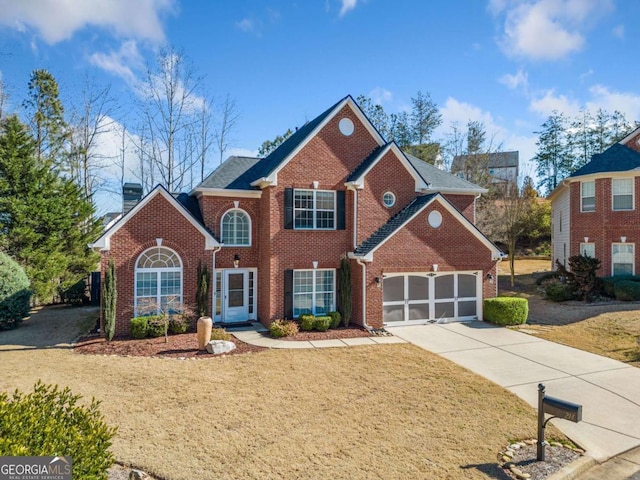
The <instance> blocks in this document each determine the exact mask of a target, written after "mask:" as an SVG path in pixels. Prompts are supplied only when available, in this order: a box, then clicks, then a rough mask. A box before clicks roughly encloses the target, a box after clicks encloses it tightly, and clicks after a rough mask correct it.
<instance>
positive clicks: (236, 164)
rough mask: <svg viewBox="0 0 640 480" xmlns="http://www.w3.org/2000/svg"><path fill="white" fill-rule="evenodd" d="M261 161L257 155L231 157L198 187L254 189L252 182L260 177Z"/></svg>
mask: <svg viewBox="0 0 640 480" xmlns="http://www.w3.org/2000/svg"><path fill="white" fill-rule="evenodd" d="M260 161H261V159H259V158H255V157H235V156H234V157H229V158H227V159H226V160H225V161H224V163H222V164H221V165H220V166H219V167H218V168H216V169H215V170H214V171H213V172H211V174H210V175H209V176H208V177H207V178H205V179H204V180H203V181H202V182H200V184H199V185H198V186H197V187H196V188H229V189H233V190H253V189H254V188H253V187H252V186H251V182H253V181H254V180H255V179H256V178H260V173H261V172H259V171H256V170H259V169H258V168H256V165H257V164H258V163H259V162H260Z"/></svg>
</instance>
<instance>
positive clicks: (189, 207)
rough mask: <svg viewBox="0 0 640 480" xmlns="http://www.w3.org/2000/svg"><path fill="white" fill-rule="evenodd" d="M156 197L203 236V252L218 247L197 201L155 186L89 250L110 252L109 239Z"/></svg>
mask: <svg viewBox="0 0 640 480" xmlns="http://www.w3.org/2000/svg"><path fill="white" fill-rule="evenodd" d="M158 195H161V196H162V197H164V198H165V199H166V200H167V201H168V202H169V203H170V204H171V205H173V206H174V207H175V209H176V210H177V211H178V213H180V214H181V215H182V216H183V217H184V218H186V219H187V220H188V221H189V223H191V225H193V226H194V228H195V229H196V230H198V231H199V232H200V233H201V234H202V235H203V236H204V239H205V250H213V249H214V248H216V247H219V246H220V243H219V242H218V241H217V240H216V239H215V237H214V236H213V235H212V234H211V233H210V232H209V231H208V230H207V229H206V227H205V226H204V225H203V224H202V214H201V213H200V208H199V207H198V205H197V204H198V201H197V200H196V199H195V198H193V197H191V199H189V198H188V197H189V195H187V194H185V193H183V194H180V195H178V198H176V197H174V196H173V195H171V194H170V193H169V192H168V191H167V189H166V188H164V187H163V186H162V185H157V186H156V187H155V188H154V189H153V190H151V191H150V192H149V194H148V195H147V196H146V197H144V198H143V199H142V200H140V201H139V202H138V203H137V204H136V206H135V207H133V208H132V209H131V210H129V211H128V212H127V214H126V215H124V216H123V217H122V218H120V220H118V221H117V222H116V223H115V224H114V225H112V226H111V228H109V229H108V230H107V231H106V232H104V233H103V234H102V235H101V236H100V238H98V239H97V240H96V241H95V242H94V243H92V244H90V245H89V248H92V249H100V250H101V251H106V250H110V249H111V237H112V236H113V234H114V233H116V232H117V231H118V230H120V229H121V228H122V227H123V226H124V225H125V224H126V223H127V222H128V221H129V220H130V219H131V218H133V217H134V216H135V215H136V213H138V212H139V211H140V210H141V209H142V208H143V207H144V206H145V205H147V204H148V203H149V202H150V201H151V200H152V199H154V198H155V197H157V196H158ZM183 202H184V203H183ZM196 209H197V210H196ZM198 217H199V218H198Z"/></svg>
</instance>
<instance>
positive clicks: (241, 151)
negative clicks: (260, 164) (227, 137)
mask: <svg viewBox="0 0 640 480" xmlns="http://www.w3.org/2000/svg"><path fill="white" fill-rule="evenodd" d="M225 155H227V158H228V157H231V156H234V155H235V156H237V157H257V156H258V150H250V149H248V148H230V149H229V150H227V151H226V152H225Z"/></svg>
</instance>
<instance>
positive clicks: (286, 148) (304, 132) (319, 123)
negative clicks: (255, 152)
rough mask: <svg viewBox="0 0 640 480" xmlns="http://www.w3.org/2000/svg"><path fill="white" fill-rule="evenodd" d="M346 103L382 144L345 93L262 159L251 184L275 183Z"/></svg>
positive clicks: (370, 125)
mask: <svg viewBox="0 0 640 480" xmlns="http://www.w3.org/2000/svg"><path fill="white" fill-rule="evenodd" d="M346 105H349V106H350V107H351V109H352V111H353V112H354V113H355V114H356V116H357V117H358V118H359V119H360V121H361V122H362V124H363V125H364V126H365V128H366V129H367V130H368V131H369V133H370V134H371V136H372V137H373V138H374V139H375V140H376V142H377V143H378V145H383V144H384V143H385V142H384V139H383V138H382V136H381V135H380V133H378V131H377V130H376V129H375V128H374V127H373V125H372V124H371V122H370V121H369V120H368V119H367V117H366V116H365V114H364V113H363V112H362V110H361V109H360V107H359V106H358V104H357V103H356V102H355V101H354V100H353V98H352V97H351V95H347V96H346V97H344V98H343V99H341V100H340V101H339V102H338V103H336V104H334V105H332V106H331V107H329V108H328V109H327V110H325V111H324V112H322V113H321V114H320V115H318V116H317V117H316V118H314V119H313V120H311V121H310V122H308V123H306V124H305V125H304V126H303V127H302V128H299V129H298V130H297V131H296V132H295V133H294V134H293V135H291V136H290V137H289V138H287V139H286V140H285V141H284V142H283V143H282V144H281V145H280V146H279V147H278V148H276V149H275V150H274V151H273V152H271V153H270V154H269V155H268V156H267V157H266V158H265V159H264V160H262V161H261V162H260V163H261V164H262V165H261V169H262V173H263V174H262V175H261V176H260V177H259V178H257V179H256V180H254V181H253V182H252V183H251V185H252V186H260V187H261V186H267V185H276V184H277V177H278V172H279V171H280V170H281V169H282V168H283V167H284V166H285V165H286V164H287V163H288V162H289V160H290V159H291V158H292V157H293V156H294V155H295V154H296V153H298V152H299V151H300V150H301V149H302V148H303V147H304V146H305V145H306V144H307V143H308V142H309V140H311V139H312V138H313V137H314V136H315V135H316V134H317V133H318V132H319V131H320V130H321V129H322V128H323V127H324V126H325V125H326V124H327V123H328V122H329V121H330V120H331V119H332V118H333V117H334V116H335V115H336V114H337V113H338V112H339V111H340V110H342V109H343V108H344V107H345V106H346ZM263 162H264V163H263Z"/></svg>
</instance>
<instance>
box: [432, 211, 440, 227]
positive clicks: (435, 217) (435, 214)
mask: <svg viewBox="0 0 640 480" xmlns="http://www.w3.org/2000/svg"><path fill="white" fill-rule="evenodd" d="M429 225H431V226H432V227H433V228H438V227H439V226H440V225H442V214H441V213H440V212H439V211H437V210H433V211H432V212H431V213H430V214H429Z"/></svg>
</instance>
